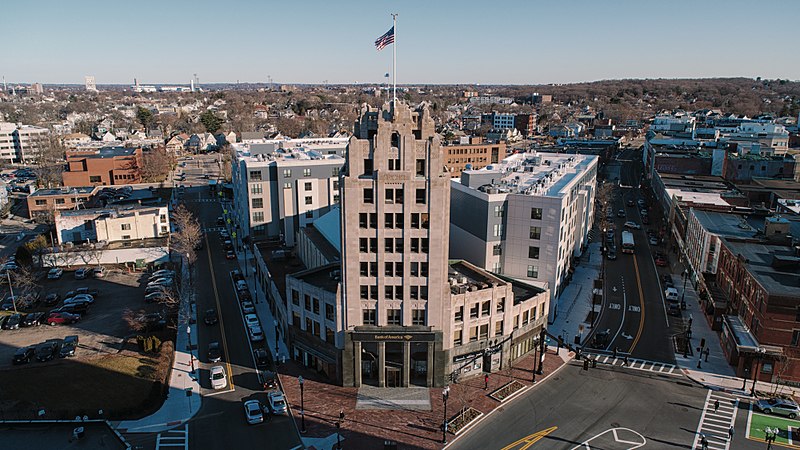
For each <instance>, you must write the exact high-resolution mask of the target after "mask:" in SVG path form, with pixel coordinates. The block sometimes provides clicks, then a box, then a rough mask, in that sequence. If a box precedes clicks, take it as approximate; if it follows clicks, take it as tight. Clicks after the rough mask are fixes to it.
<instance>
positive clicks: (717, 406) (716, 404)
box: [714, 400, 719, 412]
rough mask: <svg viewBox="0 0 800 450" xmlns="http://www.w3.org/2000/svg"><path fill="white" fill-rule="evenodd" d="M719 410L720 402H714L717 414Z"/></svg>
mask: <svg viewBox="0 0 800 450" xmlns="http://www.w3.org/2000/svg"><path fill="white" fill-rule="evenodd" d="M718 409H719V400H714V412H717V410H718Z"/></svg>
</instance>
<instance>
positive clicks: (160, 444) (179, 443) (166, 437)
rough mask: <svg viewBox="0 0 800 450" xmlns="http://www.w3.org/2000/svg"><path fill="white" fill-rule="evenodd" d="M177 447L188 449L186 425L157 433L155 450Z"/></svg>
mask: <svg viewBox="0 0 800 450" xmlns="http://www.w3.org/2000/svg"><path fill="white" fill-rule="evenodd" d="M178 447H183V448H184V450H188V449H189V425H188V424H187V425H184V426H183V428H174V429H172V430H168V431H165V432H163V433H158V436H156V450H161V449H173V448H178Z"/></svg>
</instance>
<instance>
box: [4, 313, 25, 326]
mask: <svg viewBox="0 0 800 450" xmlns="http://www.w3.org/2000/svg"><path fill="white" fill-rule="evenodd" d="M21 323H22V314H12V315H10V316H8V319H7V320H6V322H5V323H4V324H3V329H4V330H16V329H17V328H19V325H20V324H21Z"/></svg>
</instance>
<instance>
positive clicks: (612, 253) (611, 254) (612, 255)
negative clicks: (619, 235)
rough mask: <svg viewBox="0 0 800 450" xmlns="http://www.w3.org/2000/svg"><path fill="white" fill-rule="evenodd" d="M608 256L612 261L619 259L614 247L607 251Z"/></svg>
mask: <svg viewBox="0 0 800 450" xmlns="http://www.w3.org/2000/svg"><path fill="white" fill-rule="evenodd" d="M606 258H608V259H609V260H610V261H614V260H616V259H617V251H616V250H615V249H613V248H612V249H609V250H608V253H606Z"/></svg>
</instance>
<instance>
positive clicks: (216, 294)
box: [205, 234, 236, 391]
mask: <svg viewBox="0 0 800 450" xmlns="http://www.w3.org/2000/svg"><path fill="white" fill-rule="evenodd" d="M205 240H206V255H208V267H209V269H210V270H209V272H211V286H212V287H213V288H214V301H215V302H216V304H217V316H218V317H219V331H220V333H221V334H222V347H223V348H224V350H225V354H226V355H228V357H227V358H226V359H228V361H225V366H226V367H227V368H228V384H229V385H230V386H231V391H235V390H236V385H234V384H233V369H232V368H231V362H230V354H231V353H230V352H229V351H228V339H227V337H226V334H225V321H224V320H223V318H222V307H221V306H220V303H219V290H218V289H217V277H216V276H215V275H214V262H213V261H212V260H211V246H210V245H209V243H208V235H207V234H206V235H205Z"/></svg>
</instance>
